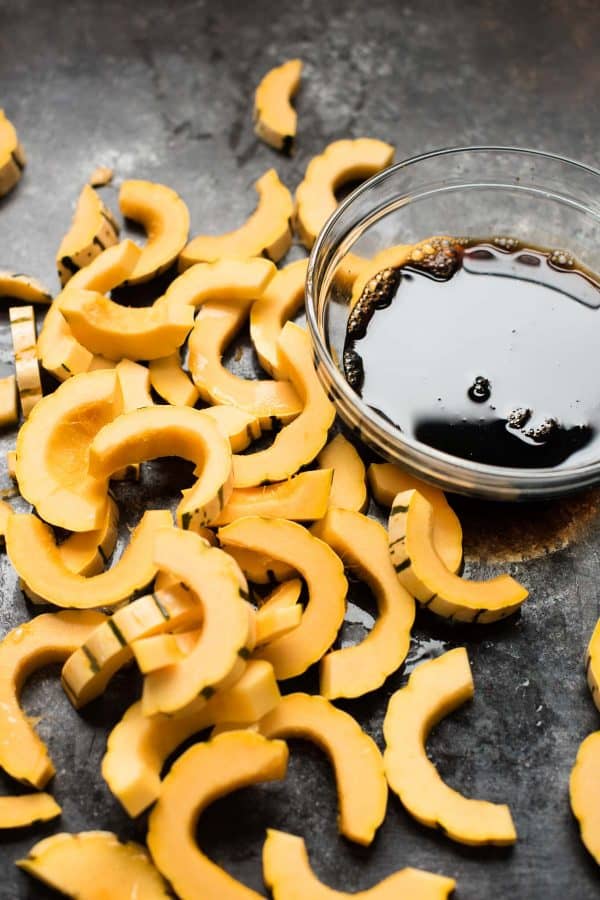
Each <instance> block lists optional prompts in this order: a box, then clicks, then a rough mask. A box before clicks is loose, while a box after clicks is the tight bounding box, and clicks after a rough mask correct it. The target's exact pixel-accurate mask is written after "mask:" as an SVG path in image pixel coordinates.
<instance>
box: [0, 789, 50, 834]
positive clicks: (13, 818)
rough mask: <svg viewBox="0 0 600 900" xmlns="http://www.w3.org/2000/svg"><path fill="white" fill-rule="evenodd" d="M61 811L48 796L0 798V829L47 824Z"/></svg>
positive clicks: (34, 795)
mask: <svg viewBox="0 0 600 900" xmlns="http://www.w3.org/2000/svg"><path fill="white" fill-rule="evenodd" d="M61 812H62V810H61V808H60V806H59V805H58V803H57V802H56V800H55V799H54V798H53V797H51V796H50V794H20V795H19V796H18V797H0V829H2V828H25V827H26V826H27V825H33V824H34V823H35V822H49V821H50V820H51V819H56V817H57V816H60V814H61Z"/></svg>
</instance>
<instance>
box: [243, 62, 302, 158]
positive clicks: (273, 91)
mask: <svg viewBox="0 0 600 900" xmlns="http://www.w3.org/2000/svg"><path fill="white" fill-rule="evenodd" d="M301 75H302V60H301V59H289V60H288V61H287V62H285V63H283V65H281V66H277V67H276V68H274V69H270V70H269V71H268V72H267V74H266V75H265V76H264V77H263V78H262V80H261V82H260V84H259V85H258V87H257V88H256V93H255V95H254V131H255V134H257V135H258V137H259V138H260V139H261V141H264V142H265V143H266V144H269V146H271V147H274V148H275V150H282V151H283V152H284V153H291V151H292V148H293V146H294V139H295V137H296V128H297V123H298V116H297V113H296V110H295V109H294V107H293V106H292V103H291V100H292V97H293V96H294V94H295V93H296V91H297V90H298V88H299V86H300V77H301Z"/></svg>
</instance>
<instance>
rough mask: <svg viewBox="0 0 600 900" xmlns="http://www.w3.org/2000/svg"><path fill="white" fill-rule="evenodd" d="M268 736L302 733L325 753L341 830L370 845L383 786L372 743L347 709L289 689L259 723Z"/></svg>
mask: <svg viewBox="0 0 600 900" xmlns="http://www.w3.org/2000/svg"><path fill="white" fill-rule="evenodd" d="M258 730H259V732H260V733H261V734H264V736H265V737H267V738H284V739H286V738H302V739H304V740H309V741H312V742H313V743H315V744H316V745H317V746H318V747H320V748H321V750H323V751H324V752H325V753H326V754H327V756H328V757H329V759H330V761H331V764H332V766H333V769H334V772H335V779H336V783H337V790H338V798H339V808H340V812H339V820H338V825H339V829H340V833H341V834H343V835H344V837H346V838H348V840H350V841H354V842H355V843H357V844H363V845H364V846H369V844H371V843H372V841H373V838H374V837H375V832H376V831H377V829H378V828H379V826H380V825H381V823H382V822H383V820H384V818H385V810H386V806H387V796H388V788H387V783H386V780H385V773H384V770H383V760H382V758H381V753H380V752H379V750H378V749H377V745H376V744H375V741H373V739H372V738H370V737H369V736H368V734H365V732H364V731H363V730H362V728H361V727H360V725H359V724H358V722H357V721H356V720H355V719H353V718H352V716H351V715H349V713H347V712H344V711H343V710H341V709H337V708H336V707H335V706H334V705H333V704H332V703H330V702H329V700H326V699H325V698H324V697H320V696H318V695H313V696H311V695H309V694H300V693H298V694H288V695H287V696H285V697H282V698H281V700H280V702H279V703H278V704H277V706H276V707H274V709H272V710H271V711H270V712H268V713H267V715H266V716H265V717H264V718H262V719H261V720H260V722H259V723H258Z"/></svg>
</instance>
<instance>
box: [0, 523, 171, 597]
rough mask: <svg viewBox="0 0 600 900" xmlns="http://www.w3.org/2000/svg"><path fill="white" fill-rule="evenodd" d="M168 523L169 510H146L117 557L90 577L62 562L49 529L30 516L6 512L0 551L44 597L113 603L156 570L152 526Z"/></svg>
mask: <svg viewBox="0 0 600 900" xmlns="http://www.w3.org/2000/svg"><path fill="white" fill-rule="evenodd" d="M170 525H171V513H170V512H169V510H167V509H154V510H148V511H147V512H145V513H144V515H143V516H142V518H141V520H140V523H139V525H138V526H137V528H136V529H135V531H134V532H133V533H132V535H131V539H130V541H129V545H128V546H127V548H126V549H125V551H124V552H123V555H122V556H121V558H120V560H119V561H118V562H117V563H115V564H114V565H113V566H112V568H110V569H108V570H107V571H106V572H101V573H100V574H99V575H93V576H91V577H90V578H85V577H84V576H83V575H77V574H75V573H74V572H71V571H70V570H69V569H68V568H67V567H66V565H65V563H64V562H63V560H62V559H61V556H60V552H59V547H57V546H56V544H55V541H54V534H53V533H52V529H51V528H49V527H48V525H45V524H44V522H42V521H41V520H40V519H38V518H36V516H33V515H28V514H24V515H16V514H15V515H12V516H11V517H10V519H9V521H8V526H7V529H6V550H7V553H8V556H9V559H10V561H11V563H12V564H13V566H14V567H15V569H16V570H17V572H18V574H19V575H20V577H21V578H22V579H23V581H24V582H25V583H26V584H27V585H28V586H29V587H30V588H31V590H32V591H33V592H34V593H35V594H38V595H39V596H40V597H41V598H42V599H43V600H46V602H48V603H53V604H54V605H55V606H62V607H67V608H70V609H95V608H96V609H97V608H98V607H110V606H117V605H118V604H119V603H122V602H123V601H125V600H128V599H129V598H130V597H131V596H132V594H135V593H136V592H137V591H138V590H140V589H141V588H144V587H146V586H147V585H148V584H149V583H150V582H151V581H152V579H153V578H154V576H155V575H156V572H157V567H156V566H155V564H154V563H153V561H152V552H151V547H152V543H153V539H154V536H155V534H156V532H157V531H158V530H161V529H165V528H167V527H169V526H170Z"/></svg>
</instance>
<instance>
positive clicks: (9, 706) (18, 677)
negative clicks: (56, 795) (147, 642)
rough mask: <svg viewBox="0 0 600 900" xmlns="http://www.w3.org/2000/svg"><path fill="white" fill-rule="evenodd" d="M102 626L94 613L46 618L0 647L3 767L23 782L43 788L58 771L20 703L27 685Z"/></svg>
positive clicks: (12, 633)
mask: <svg viewBox="0 0 600 900" xmlns="http://www.w3.org/2000/svg"><path fill="white" fill-rule="evenodd" d="M102 621H104V616H102V615H101V614H100V613H95V612H60V613H45V614H44V615H41V616H37V617H36V618H35V619H32V620H31V621H30V622H26V623H24V624H23V625H19V626H18V627H17V628H13V630H12V631H10V632H9V633H8V634H7V635H6V637H5V638H4V639H3V640H2V641H1V642H0V733H1V734H2V741H0V766H1V767H2V768H3V769H4V771H5V772H8V774H9V775H11V776H12V777H13V778H16V779H17V780H18V781H22V782H24V783H25V784H28V785H31V786H32V787H35V788H38V789H41V788H43V787H44V785H45V784H47V782H48V781H49V780H50V778H52V776H53V775H54V771H55V769H54V766H53V765H52V761H51V759H50V757H49V755H48V750H47V749H46V745H45V744H44V743H43V741H42V740H41V739H40V738H39V737H38V735H37V734H36V733H35V731H34V729H33V726H32V724H31V722H30V720H29V719H28V718H27V716H26V715H25V713H24V712H23V710H22V709H21V706H20V704H19V696H20V693H21V689H22V687H23V684H24V682H25V681H26V679H27V678H28V677H29V675H31V673H32V672H35V671H36V669H40V668H42V666H47V665H49V664H50V663H55V662H62V660H64V659H66V657H68V656H69V655H70V654H71V653H73V651H74V650H75V649H76V648H77V647H78V646H79V645H80V644H81V643H83V641H85V639H86V638H87V637H88V635H89V634H91V632H92V631H93V630H94V628H97V627H98V625H99V624H100V623H101V622H102Z"/></svg>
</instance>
